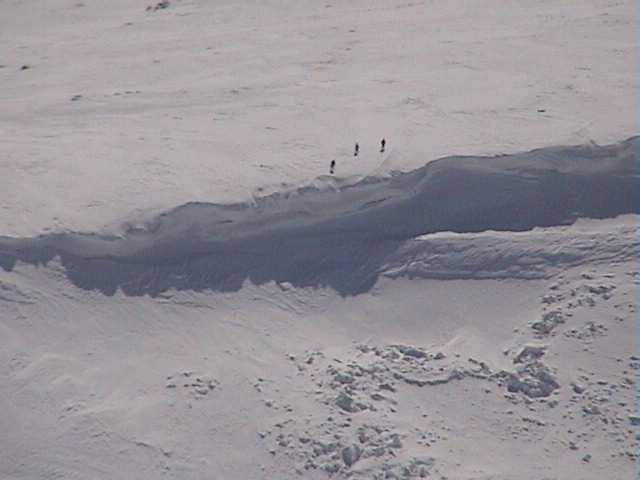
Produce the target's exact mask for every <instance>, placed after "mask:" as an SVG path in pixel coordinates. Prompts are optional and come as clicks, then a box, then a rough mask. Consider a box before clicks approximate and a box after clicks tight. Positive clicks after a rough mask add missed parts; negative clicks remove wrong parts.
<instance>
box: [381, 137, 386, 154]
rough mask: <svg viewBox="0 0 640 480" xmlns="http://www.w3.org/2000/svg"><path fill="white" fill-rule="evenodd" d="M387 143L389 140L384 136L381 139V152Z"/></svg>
mask: <svg viewBox="0 0 640 480" xmlns="http://www.w3.org/2000/svg"><path fill="white" fill-rule="evenodd" d="M386 144H387V141H386V140H385V139H384V138H383V139H382V140H380V153H384V146H385V145H386Z"/></svg>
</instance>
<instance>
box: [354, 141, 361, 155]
mask: <svg viewBox="0 0 640 480" xmlns="http://www.w3.org/2000/svg"><path fill="white" fill-rule="evenodd" d="M359 152H360V145H358V142H356V149H355V150H354V151H353V156H354V157H357V156H358V153H359Z"/></svg>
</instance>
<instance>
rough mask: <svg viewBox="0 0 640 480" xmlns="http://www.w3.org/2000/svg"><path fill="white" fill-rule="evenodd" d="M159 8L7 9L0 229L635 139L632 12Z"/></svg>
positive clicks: (363, 5) (300, 5) (61, 1)
mask: <svg viewBox="0 0 640 480" xmlns="http://www.w3.org/2000/svg"><path fill="white" fill-rule="evenodd" d="M150 3H151V2H150ZM146 6H147V4H145V3H141V2H132V1H130V0H113V1H109V2H88V1H81V0H38V1H35V0H29V1H17V0H10V1H4V2H2V14H1V15H0V65H2V68H0V84H1V85H2V88H1V89H0V103H1V104H2V110H1V112H0V132H1V133H2V142H0V158H1V159H2V161H1V162H0V177H2V178H4V179H6V180H5V181H4V182H3V195H2V205H1V208H0V232H2V233H4V234H6V235H14V236H25V235H33V234H37V233H41V232H44V231H49V230H54V231H58V230H65V229H71V230H76V231H78V230H90V231H95V230H98V229H101V228H103V227H105V225H108V226H109V228H112V227H118V226H119V223H120V222H121V221H122V220H123V219H124V218H129V217H131V218H138V217H140V216H146V215H148V214H149V213H158V212H160V211H163V210H166V209H169V208H173V207H175V206H176V205H180V204H183V203H187V202H191V201H205V202H214V203H227V202H235V201H243V200H245V199H246V198H248V197H249V196H250V195H251V194H252V193H253V192H255V191H257V189H263V190H264V191H267V192H271V191H280V190H282V185H281V184H282V183H285V184H287V185H288V186H298V185H300V184H303V183H306V182H308V181H310V180H311V179H314V178H316V177H317V176H319V175H324V174H326V173H328V171H329V163H330V161H331V160H332V159H336V160H337V172H336V174H337V175H338V176H340V177H345V176H352V175H356V176H360V175H369V174H372V173H376V172H382V173H385V172H389V171H391V170H412V169H415V168H418V167H421V166H423V165H424V164H425V163H426V162H427V161H430V160H433V159H436V158H440V157H443V156H446V155H458V154H461V155H493V154H500V153H514V152H521V151H526V150H529V149H533V148H538V147H544V146H551V145H574V144H583V143H588V142H589V141H591V140H593V141H595V142H598V143H601V144H606V143H614V142H618V141H621V140H624V139H626V138H628V137H631V136H633V135H636V134H637V132H638V129H637V117H636V104H637V102H636V82H635V77H636V72H637V56H636V54H635V51H636V50H635V48H636V45H637V38H636V29H635V25H636V5H635V2H633V1H631V0H626V1H612V0H561V1H558V0H542V1H536V2H529V1H524V0H519V1H512V2H506V3H505V2H504V1H499V0H488V1H482V2H468V1H462V0H454V1H449V0H446V1H445V0H437V1H436V0H430V1H426V2H425V1H421V2H409V1H404V0H402V1H400V0H389V1H385V2H368V1H362V0H355V1H349V2H348V3H344V2H329V1H326V2H317V1H311V0H302V1H300V0H296V1H292V0H288V1H282V0H278V1H262V2H259V4H256V3H255V2H248V1H237V0H233V1H230V0H223V1H215V2H210V1H203V0H190V1H188V0H181V1H172V2H171V4H170V6H169V8H167V9H162V10H157V11H153V12H148V11H146V10H145V7H146ZM23 65H25V66H29V67H30V68H28V69H26V70H21V67H22V66H23ZM76 95H81V97H80V98H79V99H77V100H75V101H74V100H72V99H73V98H74V97H75V96H76ZM76 98H77V97H76ZM382 137H386V139H387V140H388V151H387V152H386V155H380V154H379V153H378V145H379V141H380V139H381V138H382ZM356 141H359V143H360V146H361V154H360V156H359V157H358V158H357V159H354V158H353V156H352V152H353V145H354V142H356Z"/></svg>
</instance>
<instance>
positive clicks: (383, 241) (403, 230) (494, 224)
mask: <svg viewBox="0 0 640 480" xmlns="http://www.w3.org/2000/svg"><path fill="white" fill-rule="evenodd" d="M639 147H640V137H633V138H630V139H628V140H625V141H623V142H620V143H617V144H613V145H607V146H596V145H581V146H573V147H550V148H544V149H536V150H532V151H530V152H524V153H518V154H513V155H500V156H495V157H472V156H465V157H447V158H443V159H440V160H436V161H434V162H430V163H428V164H427V165H425V166H424V167H421V168H419V169H416V170H414V171H411V172H406V173H402V174H397V175H394V176H392V177H389V178H378V179H376V180H375V181H372V180H371V179H370V178H366V179H363V180H362V181H361V182H358V183H355V184H350V185H344V186H343V187H342V188H340V189H338V190H337V191H336V190H335V188H334V187H335V186H334V185H332V188H331V189H323V188H320V187H317V186H314V188H311V189H309V188H306V187H303V188H301V189H299V190H298V191H293V192H276V193H274V194H272V195H269V196H267V197H263V198H259V199H256V200H255V201H254V202H245V203H236V204H229V205H220V204H207V203H202V202H190V203H187V204H184V205H181V206H178V207H175V208H173V209H171V210H169V211H167V212H164V213H162V214H160V215H158V216H157V217H156V218H154V219H152V220H151V221H150V222H149V223H148V225H147V226H146V228H144V229H134V230H129V231H128V232H126V233H125V234H124V236H122V237H112V236H111V237H108V236H103V235H99V234H96V233H73V232H68V233H57V234H49V235H41V236H38V237H33V238H7V237H0V266H1V267H2V268H3V269H4V270H8V271H10V270H12V269H13V268H14V267H15V264H16V262H18V261H21V262H26V263H31V264H35V265H41V264H46V263H47V262H49V261H50V260H51V259H52V258H54V257H59V258H60V259H61V261H62V263H63V265H64V267H65V269H66V273H67V276H68V277H69V279H70V280H71V281H72V282H73V283H74V284H75V285H77V286H79V287H81V288H85V289H96V290H99V291H102V292H103V293H106V294H113V293H114V292H115V291H117V290H118V289H121V290H122V291H123V292H125V293H126V294H128V295H144V294H149V295H152V296H153V295H157V294H159V293H161V292H163V291H165V290H168V289H171V288H173V289H193V290H204V289H211V290H222V291H233V290H237V289H239V288H241V286H242V284H243V283H244V281H245V280H246V279H249V280H251V281H252V282H254V283H264V282H268V281H277V282H285V281H286V282H289V283H291V284H293V285H294V286H314V287H318V286H330V287H332V288H334V289H335V290H337V291H338V292H340V293H341V294H343V295H355V294H358V293H363V292H365V291H367V290H368V289H369V288H371V287H372V286H373V285H374V284H375V281H376V280H377V277H378V275H379V271H380V267H381V265H383V264H384V262H385V259H387V258H389V256H390V255H392V254H393V253H394V252H396V251H397V250H398V248H399V247H400V246H401V245H402V243H403V242H404V241H405V240H408V239H410V238H413V237H416V236H418V235H422V234H427V233H435V232H440V231H453V232H460V233H463V232H481V231H485V230H505V231H525V230H530V229H532V228H534V227H549V226H556V225H564V224H569V223H572V222H573V221H575V220H576V219H577V218H578V217H592V218H607V217H613V216H616V215H620V214H625V213H639V212H640V192H639V188H638V187H639V186H640V183H639V182H640V180H639V176H638V164H637V161H638V156H637V151H638V148H639Z"/></svg>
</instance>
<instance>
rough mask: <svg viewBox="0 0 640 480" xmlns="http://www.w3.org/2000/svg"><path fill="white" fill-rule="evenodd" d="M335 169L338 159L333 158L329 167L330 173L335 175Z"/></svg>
mask: <svg viewBox="0 0 640 480" xmlns="http://www.w3.org/2000/svg"><path fill="white" fill-rule="evenodd" d="M335 169H336V161H335V160H331V167H330V168H329V173H330V174H331V175H333V172H334V171H335Z"/></svg>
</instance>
